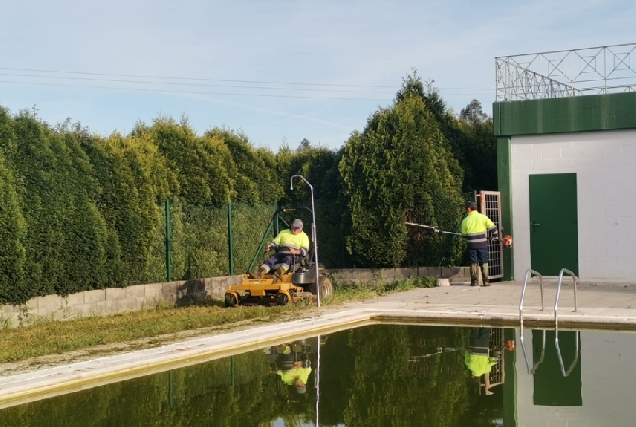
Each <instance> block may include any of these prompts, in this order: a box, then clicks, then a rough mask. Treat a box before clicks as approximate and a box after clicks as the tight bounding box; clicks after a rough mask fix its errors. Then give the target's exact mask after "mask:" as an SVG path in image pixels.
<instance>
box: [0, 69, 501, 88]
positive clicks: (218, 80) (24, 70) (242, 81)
mask: <svg viewBox="0 0 636 427" xmlns="http://www.w3.org/2000/svg"><path fill="white" fill-rule="evenodd" d="M0 70H7V71H21V72H36V73H49V74H76V75H86V76H102V77H124V78H136V79H163V80H186V81H202V82H228V83H250V84H277V85H294V86H321V87H330V86H331V87H357V88H385V89H395V86H386V85H357V84H341V83H311V82H305V83H301V82H275V81H266V80H235V79H208V78H200V77H183V76H153V75H143V74H111V73H95V72H88V71H63V70H45V69H37V68H14V67H0ZM0 75H13V74H0ZM18 76H20V75H18ZM33 77H46V76H33ZM50 77H52V78H61V77H53V76H50ZM68 78H72V77H68ZM77 79H80V78H77ZM89 80H90V79H89ZM95 80H100V79H95ZM106 81H117V80H106ZM124 82H127V81H124ZM136 82H140V83H141V82H142V81H133V82H132V83H136ZM157 83H160V82H157ZM160 84H177V83H170V82H167V83H160ZM200 86H204V85H200ZM210 86H215V85H210ZM221 87H223V86H221ZM225 87H241V86H225ZM246 88H252V87H249V86H248V87H246ZM254 88H257V89H268V88H264V87H254ZM281 89H285V88H281ZM437 89H440V90H474V91H494V88H465V87H438V88H437ZM298 90H309V89H298ZM327 91H329V92H337V91H336V90H327ZM352 92H354V91H352ZM361 92H362V91H361ZM372 93H387V92H372ZM391 93H393V92H391Z"/></svg>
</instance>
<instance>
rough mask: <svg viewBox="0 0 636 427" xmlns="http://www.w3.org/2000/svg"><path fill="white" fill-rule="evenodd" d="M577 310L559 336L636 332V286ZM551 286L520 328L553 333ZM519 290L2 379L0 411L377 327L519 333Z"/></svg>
mask: <svg viewBox="0 0 636 427" xmlns="http://www.w3.org/2000/svg"><path fill="white" fill-rule="evenodd" d="M577 291H578V292H577V294H578V310H577V311H576V312H574V311H573V310H574V289H573V286H572V284H571V282H569V281H568V283H567V284H566V283H564V285H563V287H562V289H561V296H560V301H559V315H558V319H559V328H586V329H590V328H591V329H594V328H601V329H608V328H609V329H620V330H636V283H598V282H594V283H590V282H587V283H586V282H583V283H579V285H578V287H577ZM555 294H556V281H547V282H546V283H545V310H544V311H541V310H540V309H541V297H540V292H539V284H538V282H532V283H531V284H530V285H529V287H528V290H527V292H526V298H525V303H524V306H525V307H524V326H526V327H546V328H554V297H555ZM520 296H521V284H520V283H512V282H506V283H494V284H493V285H492V286H490V287H471V286H468V285H465V284H454V285H453V286H450V287H439V288H433V289H417V290H413V291H409V292H401V293H397V294H392V295H388V296H384V297H381V298H377V299H374V300H371V301H365V302H359V303H349V304H344V305H341V306H336V307H333V306H327V307H322V308H321V309H318V310H316V311H315V315H313V316H312V317H310V318H305V319H301V320H296V321H293V322H286V323H281V324H269V325H265V326H258V327H254V328H251V329H248V330H242V331H236V332H229V333H221V334H217V335H212V336H206V337H200V338H195V339H190V340H187V341H183V342H179V343H174V344H170V345H166V346H162V347H157V348H152V349H147V350H140V351H134V352H128V353H123V354H116V355H111V356H107V357H100V358H97V359H93V360H88V361H84V362H77V363H72V364H68V365H64V366H57V367H51V368H44V369H40V370H35V371H32V372H26V373H20V374H14V375H6V376H1V374H0V408H3V407H7V406H13V405H17V404H21V403H25V402H28V401H32V400H37V399H42V398H46V397H51V396H55V395H58V394H64V393H68V392H72V391H78V390H81V389H84V388H90V387H94V386H97V385H103V384H107V383H111V382H116V381H121V380H124V379H129V378H133V377H136V376H140V375H148V374H152V373H156V372H161V371H165V370H169V369H175V368H179V367H183V366H187V365H191V364H194V363H200V362H203V361H207V360H212V359H217V358H220V357H225V356H229V355H232V354H237V353H242V352H245V351H249V350H253V349H259V348H263V347H265V346H267V345H270V344H274V343H277V342H280V341H284V340H291V339H299V338H303V337H307V336H313V335H317V334H325V333H329V332H334V331H337V330H342V329H349V328H352V327H359V326H364V325H369V324H373V323H377V322H428V323H452V324H458V323H459V324H465V325H475V324H484V325H492V326H499V325H505V326H518V325H519V299H520Z"/></svg>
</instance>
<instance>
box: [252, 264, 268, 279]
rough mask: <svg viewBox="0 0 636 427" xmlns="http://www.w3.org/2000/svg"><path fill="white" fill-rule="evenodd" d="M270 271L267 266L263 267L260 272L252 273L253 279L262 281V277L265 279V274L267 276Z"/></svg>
mask: <svg viewBox="0 0 636 427" xmlns="http://www.w3.org/2000/svg"><path fill="white" fill-rule="evenodd" d="M268 271H269V268H268V267H267V266H266V265H261V266H260V267H259V268H258V270H256V271H255V272H253V273H251V274H250V276H252V279H260V278H261V277H263V274H267V272H268Z"/></svg>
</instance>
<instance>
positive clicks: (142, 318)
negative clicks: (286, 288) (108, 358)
mask: <svg viewBox="0 0 636 427" xmlns="http://www.w3.org/2000/svg"><path fill="white" fill-rule="evenodd" d="M435 281H436V279H435V278H432V277H417V278H412V279H406V280H401V281H395V282H392V283H379V282H378V283H370V284H365V285H355V284H347V283H338V282H334V293H333V295H332V296H330V297H329V298H325V299H324V300H323V301H322V302H323V304H324V305H337V304H342V303H345V302H352V301H361V300H366V299H370V298H374V297H377V296H380V295H385V294H388V293H393V292H400V291H406V290H410V289H414V288H418V287H420V288H421V287H432V286H435ZM309 306H310V305H309V304H307V303H301V304H292V305H287V306H284V307H279V306H273V307H265V306H241V307H236V308H232V309H228V308H222V307H219V306H216V305H195V306H189V307H175V306H174V305H169V304H165V303H163V304H160V305H158V306H157V307H155V308H151V309H145V310H141V311H134V312H127V313H118V314H112V315H109V316H103V317H102V316H90V317H83V318H78V319H73V320H68V321H45V320H39V321H37V322H36V323H35V324H33V325H31V326H25V327H20V328H4V329H0V363H3V362H17V361H22V360H26V359H29V358H33V357H38V356H44V355H52V354H61V353H65V352H69V351H74V350H84V349H91V348H95V347H96V346H102V345H108V344H116V343H126V342H131V341H135V340H139V339H144V338H150V339H151V340H150V342H148V343H147V344H146V345H147V346H149V345H153V344H154V345H158V344H161V343H162V342H165V341H168V340H170V339H175V338H176V337H175V336H174V334H177V333H179V332H183V331H193V330H197V329H201V328H208V329H209V328H213V327H225V328H230V327H232V326H236V325H237V324H240V323H241V322H246V321H250V322H274V321H277V320H285V319H293V318H298V317H301V316H302V314H303V312H305V311H306V310H307V308H308V307H309ZM203 332H205V331H203ZM170 334H172V335H173V336H172V337H166V335H170ZM161 336H163V337H161Z"/></svg>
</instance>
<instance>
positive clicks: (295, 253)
mask: <svg viewBox="0 0 636 427" xmlns="http://www.w3.org/2000/svg"><path fill="white" fill-rule="evenodd" d="M289 252H291V253H292V255H300V249H294V248H291V249H290V250H289Z"/></svg>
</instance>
